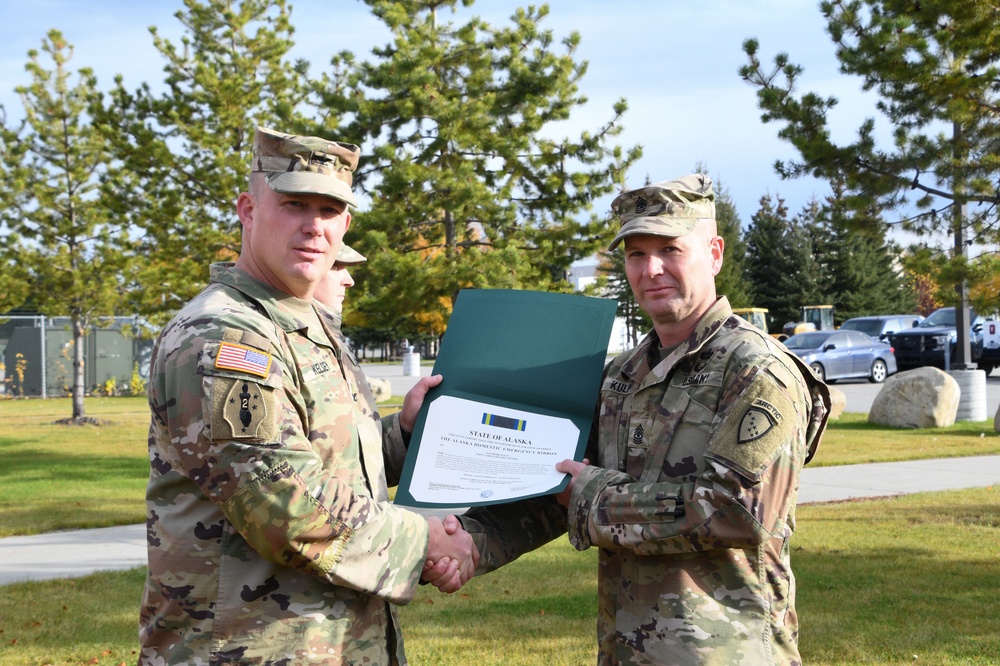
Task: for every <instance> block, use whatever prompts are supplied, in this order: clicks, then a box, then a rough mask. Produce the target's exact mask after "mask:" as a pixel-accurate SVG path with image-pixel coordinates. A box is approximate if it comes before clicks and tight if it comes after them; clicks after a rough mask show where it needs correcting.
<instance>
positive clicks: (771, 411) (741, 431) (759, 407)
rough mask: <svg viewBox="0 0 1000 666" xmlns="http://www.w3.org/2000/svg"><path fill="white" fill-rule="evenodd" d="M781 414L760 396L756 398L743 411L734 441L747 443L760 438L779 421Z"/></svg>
mask: <svg viewBox="0 0 1000 666" xmlns="http://www.w3.org/2000/svg"><path fill="white" fill-rule="evenodd" d="M781 419H782V416H781V412H780V411H778V408H777V407H775V406H774V405H772V404H771V403H769V402H767V401H766V400H763V399H761V398H756V399H755V400H754V401H753V403H752V404H751V406H750V407H749V408H748V409H747V410H746V411H745V412H744V413H743V418H742V419H740V427H739V428H738V430H737V436H736V441H737V443H739V444H747V443H749V442H752V441H754V440H756V439H760V438H761V437H763V436H765V435H766V434H767V433H768V432H770V430H771V428H773V427H774V426H776V425H777V424H778V423H780V422H781Z"/></svg>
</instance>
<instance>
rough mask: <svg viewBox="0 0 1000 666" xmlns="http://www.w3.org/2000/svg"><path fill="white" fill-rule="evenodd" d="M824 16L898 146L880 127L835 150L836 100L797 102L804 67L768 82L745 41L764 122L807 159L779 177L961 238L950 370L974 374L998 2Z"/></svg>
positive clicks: (849, 0)
mask: <svg viewBox="0 0 1000 666" xmlns="http://www.w3.org/2000/svg"><path fill="white" fill-rule="evenodd" d="M820 10H821V11H822V13H823V15H824V17H825V18H826V21H827V30H828V32H829V34H830V36H831V38H832V39H833V41H834V43H835V44H836V45H837V58H838V59H839V60H840V63H841V71H842V72H844V73H845V74H854V75H857V76H859V77H861V80H862V87H863V88H864V89H865V90H874V91H876V92H877V93H878V96H879V101H878V103H877V108H878V110H879V111H880V112H881V113H882V114H884V116H885V117H886V118H887V119H888V120H889V122H890V123H891V124H892V125H893V133H892V134H893V138H892V143H891V145H890V146H887V147H880V146H879V143H878V141H877V140H876V132H875V120H874V119H872V118H867V119H865V120H864V121H863V123H862V124H861V127H860V128H859V129H858V132H857V139H856V140H855V141H854V142H852V143H847V144H838V143H835V142H834V141H833V139H832V134H831V132H830V129H829V127H828V124H829V123H828V115H829V112H830V111H831V109H833V108H834V107H835V106H836V104H837V100H836V99H835V98H832V97H830V98H823V97H821V96H820V95H818V94H815V93H806V94H802V95H801V96H796V94H794V90H795V89H796V88H797V87H798V85H799V78H800V76H801V74H802V68H801V67H799V66H798V65H794V64H791V62H790V60H789V57H788V56H787V54H784V53H781V54H779V55H778V56H777V57H776V58H775V61H774V63H775V66H774V69H773V70H771V71H765V70H764V68H763V67H762V65H761V62H760V60H759V59H758V57H757V51H758V48H759V44H758V42H757V40H755V39H748V40H746V41H745V42H744V44H743V49H744V51H745V52H746V54H747V58H748V64H747V65H745V66H744V67H742V68H741V69H740V74H741V76H742V77H743V78H744V79H745V80H746V81H748V82H750V83H751V84H752V85H754V86H756V87H757V100H758V104H759V106H760V108H761V110H762V111H763V115H762V119H763V120H764V122H779V123H782V124H783V127H782V128H781V129H780V130H779V132H778V136H779V137H781V138H783V139H785V140H787V141H789V142H790V143H791V144H792V145H793V146H794V147H795V148H796V149H797V150H798V152H799V155H800V158H801V159H800V160H798V161H793V162H789V163H782V162H779V163H777V164H776V169H777V170H778V172H779V174H781V175H782V176H783V177H787V178H794V177H798V176H802V175H812V176H815V177H818V178H825V179H828V180H831V181H832V180H835V179H842V180H843V182H844V183H845V184H846V186H847V189H848V191H849V192H850V193H851V197H849V198H848V201H847V203H848V204H849V205H850V206H851V207H852V208H853V209H854V210H864V209H865V208H866V207H868V206H871V205H873V204H874V205H877V206H878V208H879V209H880V210H884V211H894V210H900V211H902V214H903V218H902V220H901V221H902V225H903V227H904V228H905V229H908V230H911V231H915V232H917V233H929V232H935V231H946V232H949V233H950V234H951V235H953V236H954V239H955V241H954V246H953V249H952V255H953V258H952V262H951V267H950V271H949V276H950V278H951V283H952V284H953V285H954V286H955V297H954V298H953V299H952V302H953V304H955V305H960V307H959V308H958V310H957V311H958V313H959V317H960V319H959V322H958V333H959V338H958V349H957V351H956V356H955V358H954V362H953V365H952V367H953V368H962V367H974V366H972V365H971V364H970V363H969V361H971V355H970V353H969V351H970V347H969V336H968V331H969V326H968V324H969V322H968V321H964V320H965V319H966V317H967V314H968V313H967V308H966V307H965V305H966V304H967V302H968V293H967V288H966V284H967V280H968V279H969V277H970V274H971V269H970V267H969V266H968V261H967V254H966V239H969V238H974V239H977V240H979V241H980V242H984V243H988V242H994V241H996V240H1000V220H998V218H997V215H996V210H997V206H998V205H1000V161H998V160H997V159H996V155H997V146H998V144H1000V120H998V116H997V108H998V107H1000V88H998V87H997V83H996V82H997V80H998V79H1000V6H998V5H997V3H996V2H995V1H994V0H963V1H962V2H956V1H955V0H920V1H919V2H914V1H913V0H824V1H823V2H821V3H820ZM942 128H946V129H947V130H949V131H942ZM914 195H916V197H917V198H916V199H915V200H911V197H912V196H914ZM910 206H912V207H913V208H914V209H915V210H916V211H917V214H916V215H910V214H909V213H910Z"/></svg>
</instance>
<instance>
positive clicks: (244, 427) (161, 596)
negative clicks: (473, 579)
mask: <svg viewBox="0 0 1000 666" xmlns="http://www.w3.org/2000/svg"><path fill="white" fill-rule="evenodd" d="M330 323H331V321H330V319H329V317H328V316H327V314H326V311H325V310H322V309H321V308H317V307H316V306H315V304H313V303H312V302H307V301H303V300H299V299H296V298H293V297H291V296H288V295H286V294H281V293H280V292H276V291H274V290H272V289H270V288H268V287H266V286H265V285H263V284H261V283H258V282H256V281H255V280H253V279H252V278H250V277H249V276H248V275H247V274H245V273H243V272H242V271H240V270H238V269H236V268H233V267H231V266H227V265H216V266H213V267H212V283H211V284H210V285H209V286H208V287H207V288H206V289H205V290H204V291H203V292H202V293H201V294H199V295H198V296H197V297H195V298H194V299H193V300H192V301H191V302H190V303H189V304H188V305H187V306H186V307H185V308H184V309H183V310H182V311H181V312H180V313H179V314H178V315H177V316H176V317H175V318H174V319H173V321H171V322H170V323H169V324H168V325H167V326H166V328H165V329H164V330H163V332H162V333H161V335H160V338H159V340H158V341H157V344H156V347H155V349H154V352H153V360H152V366H151V372H150V384H149V403H150V408H151V412H152V422H151V425H150V434H149V454H150V468H151V469H150V479H149V486H148V490H147V496H146V497H147V507H148V515H147V540H148V551H149V574H148V577H147V581H146V588H145V591H144V594H143V599H142V607H141V612H140V642H141V653H140V657H139V663H140V664H144V665H145V664H149V665H153V664H156V665H161V664H181V663H184V664H204V665H207V664H306V663H309V664H313V663H323V664H372V665H390V664H405V663H406V660H405V657H404V655H403V643H402V637H401V635H400V633H399V625H398V621H397V618H396V613H395V609H394V607H393V605H392V604H403V603H406V602H408V601H409V600H410V599H411V598H412V594H413V591H414V589H415V587H416V585H417V581H418V579H419V577H420V571H421V567H422V565H423V561H424V555H425V552H426V549H427V538H428V536H427V526H426V522H425V521H424V519H423V518H421V517H419V516H417V515H416V514H413V513H410V512H408V511H406V510H404V509H400V508H397V507H394V506H392V505H391V504H389V503H388V502H387V493H386V483H385V472H384V468H383V461H382V445H383V443H382V440H383V434H382V427H383V425H382V424H381V423H380V421H379V417H378V413H377V412H376V410H375V405H374V401H373V400H372V398H371V394H370V392H369V391H368V388H367V383H366V382H365V381H364V377H363V375H362V374H361V371H360V369H359V368H358V366H357V363H356V362H355V361H354V358H353V355H351V354H350V353H349V352H345V351H344V350H345V349H346V347H341V346H340V343H339V342H338V340H341V339H340V338H339V330H334V329H332V328H331V326H330ZM386 421H387V423H386V426H387V427H388V428H389V431H388V432H387V435H386V436H387V438H395V439H399V438H401V436H402V434H401V432H400V430H399V428H398V423H397V421H396V419H394V418H393V419H386ZM395 446H396V448H399V447H401V446H402V444H401V442H397V443H396V445H395Z"/></svg>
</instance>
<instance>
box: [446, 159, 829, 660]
mask: <svg viewBox="0 0 1000 666" xmlns="http://www.w3.org/2000/svg"><path fill="white" fill-rule="evenodd" d="M714 198H715V197H714V193H713V191H712V183H711V180H710V179H709V178H708V177H707V176H705V175H702V174H691V175H688V176H685V177H683V178H678V179H676V180H672V181H667V182H662V183H657V184H655V185H650V186H647V187H642V188H638V189H635V190H631V191H628V192H624V193H622V194H621V195H620V196H618V197H617V198H616V199H615V200H614V202H613V203H612V209H613V210H614V212H615V213H616V214H617V215H618V216H619V218H620V220H621V226H620V228H619V229H618V233H617V235H616V236H615V238H614V240H613V241H612V243H611V248H612V249H613V248H616V247H618V246H619V245H622V246H623V247H624V253H625V267H626V274H627V276H628V280H629V284H630V286H631V288H632V292H633V293H634V294H635V297H636V300H637V301H638V303H639V305H640V306H641V307H642V308H643V310H644V311H645V312H647V313H648V314H649V315H650V317H651V318H652V320H653V330H652V331H650V332H649V334H648V335H647V336H646V337H645V338H644V339H643V340H642V341H641V342H640V343H639V345H638V346H637V347H635V348H634V349H632V350H629V351H626V352H625V353H623V354H621V355H620V356H618V357H617V358H615V359H614V360H613V361H612V362H611V363H609V364H608V366H607V368H606V369H605V372H604V378H603V382H602V386H601V391H600V397H599V400H598V404H597V410H596V414H595V417H594V426H593V430H592V432H591V438H590V441H589V444H588V448H587V453H586V458H587V460H589V461H590V462H591V463H593V464H592V465H587V464H585V463H582V462H577V461H572V460H565V461H563V462H561V463H559V464H558V465H557V466H556V468H557V469H558V470H559V471H561V472H565V473H568V474H570V475H571V476H572V480H571V482H570V485H569V487H568V488H567V489H566V490H565V491H564V492H563V493H561V494H560V495H559V496H558V497H556V498H548V499H547V502H548V503H547V504H546V500H540V499H534V500H528V501H526V502H522V503H520V505H516V504H515V505H508V506H506V507H503V508H501V509H474V510H472V511H470V512H469V513H468V514H466V515H465V516H463V517H462V518H461V521H462V523H463V524H464V526H465V527H466V529H468V530H469V531H470V532H473V537H474V538H475V539H476V541H477V545H478V546H479V550H480V552H481V553H482V554H483V556H482V559H481V560H480V566H479V570H478V571H477V573H483V572H485V571H488V570H490V569H493V568H496V567H498V566H500V565H502V564H504V563H506V562H509V561H510V560H512V559H513V558H515V557H517V556H518V555H520V554H521V553H523V552H525V551H526V550H530V549H531V548H534V547H536V546H537V545H538V544H539V543H544V541H545V540H546V539H548V538H553V537H554V536H555V535H556V534H558V533H561V532H563V531H567V530H568V533H569V539H570V542H571V543H572V544H573V545H574V546H575V547H576V548H577V549H579V550H586V549H587V548H590V547H592V546H594V547H597V548H598V549H599V554H598V558H599V566H598V605H599V609H598V621H597V633H598V643H599V646H598V648H599V649H598V663H600V664H606V665H612V664H614V665H617V664H671V665H672V666H678V665H684V664H746V665H748V666H750V665H753V666H761V665H764V664H788V665H791V664H799V663H801V659H800V657H799V652H798V620H797V617H796V613H795V579H794V577H793V575H792V569H791V561H790V552H791V544H790V540H791V537H792V532H793V530H794V529H795V501H796V495H797V491H798V484H799V473H800V470H801V469H802V465H803V464H805V463H806V462H807V461H808V460H809V458H810V457H811V455H812V453H813V452H814V451H815V448H816V446H817V445H818V442H819V438H820V436H821V434H822V432H823V429H824V427H825V425H826V418H827V414H828V411H829V405H830V398H829V392H828V390H827V389H826V386H825V385H823V384H822V383H820V382H818V381H817V380H816V379H815V378H814V376H813V375H812V373H811V372H810V371H809V369H808V368H807V367H805V366H804V365H803V364H802V363H801V362H800V361H799V359H798V358H797V357H796V356H794V355H793V354H791V353H790V352H788V351H787V350H786V349H785V348H784V347H783V346H782V345H781V344H780V343H778V342H776V341H775V340H773V339H772V338H771V337H769V336H768V335H766V334H764V333H762V332H761V331H759V330H757V329H756V328H754V327H753V326H750V325H749V324H747V323H746V322H745V321H743V320H742V319H741V318H739V317H737V316H734V315H733V312H732V309H731V308H730V307H729V302H728V301H727V300H726V298H725V296H722V297H718V296H717V295H716V292H715V275H717V274H718V272H719V269H720V268H721V266H722V252H723V247H724V246H723V240H722V238H720V237H719V236H718V234H717V233H716V224H715V204H714ZM560 505H561V506H560ZM562 507H566V508H565V509H563V508H562ZM560 512H561V513H560ZM455 522H457V521H455ZM448 523H449V524H447V525H446V526H449V527H452V526H453V524H451V523H452V521H448ZM428 578H433V571H432V572H430V573H429V574H428ZM432 582H433V581H432Z"/></svg>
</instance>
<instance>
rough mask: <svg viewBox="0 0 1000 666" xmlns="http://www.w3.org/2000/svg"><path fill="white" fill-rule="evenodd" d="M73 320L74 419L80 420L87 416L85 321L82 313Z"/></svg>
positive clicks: (75, 315) (74, 316)
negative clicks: (84, 407)
mask: <svg viewBox="0 0 1000 666" xmlns="http://www.w3.org/2000/svg"><path fill="white" fill-rule="evenodd" d="M72 322H73V420H74V421H80V420H82V419H83V418H85V417H86V414H85V413H84V410H83V390H84V386H83V381H84V379H83V378H84V375H83V342H84V340H83V338H84V336H83V333H84V331H83V321H82V320H81V318H80V315H78V314H74V315H73V317H72Z"/></svg>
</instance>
